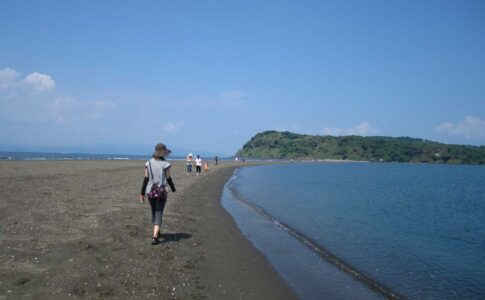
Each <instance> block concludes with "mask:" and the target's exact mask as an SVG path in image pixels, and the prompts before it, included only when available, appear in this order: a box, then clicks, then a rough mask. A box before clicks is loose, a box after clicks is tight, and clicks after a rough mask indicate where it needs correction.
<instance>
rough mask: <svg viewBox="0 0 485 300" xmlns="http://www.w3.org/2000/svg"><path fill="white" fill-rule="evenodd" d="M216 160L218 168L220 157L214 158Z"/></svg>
mask: <svg viewBox="0 0 485 300" xmlns="http://www.w3.org/2000/svg"><path fill="white" fill-rule="evenodd" d="M214 160H215V161H216V166H217V164H218V163H219V157H217V155H216V157H214Z"/></svg>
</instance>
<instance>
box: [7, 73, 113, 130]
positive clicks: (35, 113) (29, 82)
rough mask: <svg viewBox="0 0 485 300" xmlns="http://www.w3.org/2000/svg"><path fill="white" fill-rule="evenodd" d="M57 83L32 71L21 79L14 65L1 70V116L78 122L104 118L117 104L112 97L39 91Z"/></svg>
mask: <svg viewBox="0 0 485 300" xmlns="http://www.w3.org/2000/svg"><path fill="white" fill-rule="evenodd" d="M54 87H55V82H54V80H53V79H52V77H51V76H49V75H46V74H41V73H38V72H33V73H31V74H29V75H27V76H26V77H25V79H24V80H22V79H20V78H19V73H18V72H17V71H16V70H14V69H11V68H6V69H3V70H0V106H1V107H2V110H0V120H2V121H3V120H5V121H11V122H23V123H33V124H40V123H60V124H77V123H79V122H89V121H92V120H98V119H101V118H103V117H105V116H106V114H107V113H108V112H110V111H113V110H114V109H116V108H117V105H116V103H115V102H113V101H110V100H98V99H96V100H84V99H83V100H79V99H76V98H73V97H67V96H64V95H61V94H60V93H59V92H57V91H54V92H50V93H45V92H40V91H47V90H52V89H54ZM32 90H34V91H38V92H35V93H32Z"/></svg>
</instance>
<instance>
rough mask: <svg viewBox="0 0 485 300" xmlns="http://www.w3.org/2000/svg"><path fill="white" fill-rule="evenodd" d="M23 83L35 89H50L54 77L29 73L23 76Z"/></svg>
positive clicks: (52, 86)
mask: <svg viewBox="0 0 485 300" xmlns="http://www.w3.org/2000/svg"><path fill="white" fill-rule="evenodd" d="M25 83H26V84H28V85H30V86H31V87H33V88H34V89H36V90H39V91H42V90H51V89H53V88H54V87H55V85H56V83H55V82H54V79H52V77H50V76H49V75H47V74H41V73H37V72H34V73H31V74H29V75H27V77H25Z"/></svg>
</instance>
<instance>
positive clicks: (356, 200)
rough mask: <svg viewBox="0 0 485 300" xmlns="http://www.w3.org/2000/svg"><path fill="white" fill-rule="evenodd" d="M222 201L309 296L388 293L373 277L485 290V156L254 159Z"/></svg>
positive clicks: (439, 295) (429, 294)
mask: <svg viewBox="0 0 485 300" xmlns="http://www.w3.org/2000/svg"><path fill="white" fill-rule="evenodd" d="M222 203H223V205H224V206H225V207H226V209H227V210H228V211H229V212H230V213H231V214H232V215H233V216H234V218H235V220H236V222H237V223H238V226H239V227H240V228H241V230H242V231H243V233H244V234H246V235H247V236H248V238H249V239H250V240H251V241H252V242H253V243H254V244H255V246H256V247H258V248H259V249H260V250H261V251H262V252H263V253H265V254H266V255H267V257H268V259H269V260H270V262H271V263H272V264H273V265H274V266H275V268H276V269H277V270H278V272H280V273H281V275H282V276H283V277H284V278H285V279H286V280H287V281H288V282H289V284H290V285H291V286H292V287H293V288H294V289H295V290H296V291H297V293H299V295H300V296H301V297H302V298H304V299H318V298H321V297H325V296H327V297H328V296H330V297H332V298H341V299H352V298H356V297H357V298H366V299H368V298H372V297H380V296H379V295H382V294H380V293H379V292H377V293H374V292H372V291H371V290H370V289H369V288H368V287H369V285H370V286H371V287H373V288H374V289H376V287H375V286H372V284H377V285H378V286H379V287H382V288H383V289H384V290H386V291H387V292H392V293H396V294H397V295H400V296H402V297H407V298H411V299H463V298H467V299H485V167H483V166H463V165H459V166H454V165H428V164H367V163H352V164H288V165H271V166H259V167H247V168H242V169H239V170H238V171H237V172H236V173H235V175H234V177H233V178H232V179H231V181H230V182H229V183H228V184H227V185H226V188H225V191H224V196H223V200H222ZM305 241H308V243H307V244H306V245H305V244H304V243H303V242H305ZM322 249H323V251H324V252H325V251H328V252H330V253H331V254H332V255H335V257H336V258H337V260H338V261H340V262H342V263H343V264H344V265H345V266H348V267H350V268H351V269H352V270H354V271H355V272H357V273H358V274H362V276H363V278H357V279H359V280H355V276H350V275H347V274H346V273H345V272H342V271H340V270H339V269H338V268H336V267H334V264H332V263H328V262H327V260H326V259H325V258H322V251H321V250H322ZM347 271H348V270H347ZM342 273H345V274H342ZM353 278H354V279H353ZM362 279H366V280H369V281H370V282H371V284H369V282H367V283H365V280H362ZM363 282H364V283H363Z"/></svg>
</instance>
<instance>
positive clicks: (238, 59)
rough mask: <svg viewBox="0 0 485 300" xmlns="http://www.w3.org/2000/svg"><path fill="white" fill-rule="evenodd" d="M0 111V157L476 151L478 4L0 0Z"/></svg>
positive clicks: (484, 45)
mask: <svg viewBox="0 0 485 300" xmlns="http://www.w3.org/2000/svg"><path fill="white" fill-rule="evenodd" d="M0 105H1V107H2V109H1V110H0V150H1V149H3V150H9V149H26V150H46V149H47V150H50V149H53V150H60V151H62V150H73V151H74V150H80V151H97V152H117V153H127V152H129V153H151V151H152V148H153V145H154V144H155V143H157V142H159V141H163V142H165V143H166V144H167V145H168V146H169V147H171V148H173V149H174V152H185V151H191V152H194V153H197V152H201V153H206V152H211V153H214V154H220V155H232V154H234V153H235V152H236V150H237V149H239V148H241V147H242V145H243V144H244V143H245V142H246V141H247V140H248V139H249V138H251V137H252V136H253V135H255V134H256V133H258V132H261V131H265V130H289V131H292V132H296V133H305V134H318V135H325V134H331V135H349V134H357V135H364V136H369V135H385V136H411V137H417V138H425V139H431V140H435V141H440V142H446V143H455V144H472V145H484V144H485V109H484V108H485V2H484V1H446V0H439V1H426V0H425V1H384V0H383V1H9V0H3V1H1V2H0ZM175 154H184V153H175Z"/></svg>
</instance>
